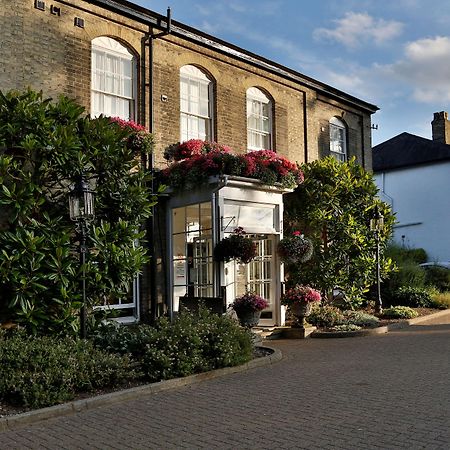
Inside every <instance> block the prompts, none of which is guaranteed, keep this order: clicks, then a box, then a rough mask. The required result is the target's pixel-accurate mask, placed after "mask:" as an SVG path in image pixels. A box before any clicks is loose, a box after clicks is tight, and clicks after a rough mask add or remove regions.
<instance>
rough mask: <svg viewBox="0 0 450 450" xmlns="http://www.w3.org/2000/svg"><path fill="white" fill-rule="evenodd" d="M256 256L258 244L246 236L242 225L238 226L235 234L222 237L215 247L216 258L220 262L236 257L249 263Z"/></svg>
mask: <svg viewBox="0 0 450 450" xmlns="http://www.w3.org/2000/svg"><path fill="white" fill-rule="evenodd" d="M255 257H256V244H255V243H254V242H253V241H252V240H251V239H250V238H248V237H247V236H246V232H245V231H244V229H243V228H242V227H238V228H236V229H235V230H234V231H233V234H231V235H230V236H228V237H226V238H224V239H222V240H221V241H220V242H219V243H218V244H217V245H216V246H215V248H214V259H215V260H216V261H218V262H228V261H231V260H232V259H235V260H237V261H240V262H241V263H243V264H247V263H249V262H250V261H251V260H252V259H254V258H255Z"/></svg>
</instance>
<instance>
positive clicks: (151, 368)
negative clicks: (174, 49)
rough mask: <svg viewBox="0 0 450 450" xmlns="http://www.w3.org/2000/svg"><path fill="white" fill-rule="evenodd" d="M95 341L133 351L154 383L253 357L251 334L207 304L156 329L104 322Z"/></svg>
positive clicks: (107, 347) (117, 349) (117, 350)
mask: <svg viewBox="0 0 450 450" xmlns="http://www.w3.org/2000/svg"><path fill="white" fill-rule="evenodd" d="M93 339H94V343H95V345H96V346H98V347H100V348H103V349H105V350H107V351H110V352H113V353H119V354H129V355H130V356H131V357H132V358H133V359H134V360H135V361H137V362H138V363H139V364H140V366H141V367H142V370H143V372H144V374H145V378H146V379H147V380H149V381H159V380H163V379H169V378H175V377H182V376H186V375H189V374H192V373H198V372H204V371H208V370H213V369H217V368H220V367H227V366H235V365H239V364H243V363H245V362H247V361H249V360H250V359H251V357H252V338H251V334H250V333H249V332H248V331H247V330H245V329H243V328H241V327H239V326H238V324H237V323H236V322H235V321H233V320H232V319H230V318H229V317H227V316H219V315H216V314H212V313H211V312H209V310H207V309H204V308H200V311H199V313H198V314H197V315H194V314H191V313H189V312H187V311H182V312H180V313H179V314H178V316H177V318H176V319H175V320H174V321H173V323H171V322H170V321H169V320H168V319H167V318H161V319H159V320H158V322H157V323H156V324H155V326H154V327H150V326H148V325H139V326H137V327H123V326H119V327H117V326H104V327H102V328H100V329H99V330H98V331H97V332H96V333H95V334H94V336H93Z"/></svg>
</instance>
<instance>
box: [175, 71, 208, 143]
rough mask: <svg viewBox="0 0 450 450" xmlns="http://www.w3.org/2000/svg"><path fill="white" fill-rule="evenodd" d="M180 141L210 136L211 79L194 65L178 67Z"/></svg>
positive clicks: (206, 138)
mask: <svg viewBox="0 0 450 450" xmlns="http://www.w3.org/2000/svg"><path fill="white" fill-rule="evenodd" d="M180 114H181V116H180V121H181V124H180V129H181V133H180V134H181V136H180V140H181V142H184V141H188V140H189V139H202V140H206V141H210V140H212V139H213V137H212V81H211V80H210V79H209V78H208V77H207V76H206V75H205V73H203V72H202V71H201V70H200V69H198V68H197V67H195V66H190V65H189V66H183V67H182V68H181V69H180Z"/></svg>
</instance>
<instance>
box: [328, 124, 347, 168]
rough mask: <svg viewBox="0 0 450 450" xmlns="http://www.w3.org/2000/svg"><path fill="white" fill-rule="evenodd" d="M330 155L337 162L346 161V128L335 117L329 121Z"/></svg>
mask: <svg viewBox="0 0 450 450" xmlns="http://www.w3.org/2000/svg"><path fill="white" fill-rule="evenodd" d="M330 154H331V156H333V157H334V158H336V159H337V160H338V161H342V162H344V161H347V127H346V126H345V123H344V122H343V121H342V120H341V119H338V118H337V117H333V118H332V119H331V120H330Z"/></svg>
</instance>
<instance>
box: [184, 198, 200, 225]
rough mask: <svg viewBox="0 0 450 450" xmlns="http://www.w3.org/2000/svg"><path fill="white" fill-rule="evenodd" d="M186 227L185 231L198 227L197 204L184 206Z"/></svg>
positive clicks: (198, 212)
mask: <svg viewBox="0 0 450 450" xmlns="http://www.w3.org/2000/svg"><path fill="white" fill-rule="evenodd" d="M186 228H187V231H194V230H199V229H200V209H199V205H198V204H197V205H191V206H187V207H186Z"/></svg>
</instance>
